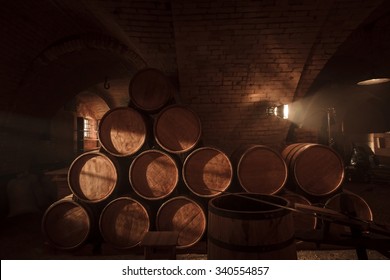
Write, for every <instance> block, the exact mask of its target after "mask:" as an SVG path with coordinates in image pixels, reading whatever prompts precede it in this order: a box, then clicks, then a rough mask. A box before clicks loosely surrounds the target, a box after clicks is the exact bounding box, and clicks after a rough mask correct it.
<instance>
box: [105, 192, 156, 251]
mask: <svg viewBox="0 0 390 280" xmlns="http://www.w3.org/2000/svg"><path fill="white" fill-rule="evenodd" d="M149 227H150V222H149V214H148V211H147V210H146V209H145V207H144V206H143V205H142V204H141V203H140V202H138V201H137V200H135V199H132V198H130V197H118V198H116V199H114V200H113V201H111V202H110V203H109V204H107V205H106V207H104V209H103V211H102V213H101V215H100V220H99V228H100V233H101V234H102V237H103V239H104V240H105V241H106V242H107V243H109V244H111V245H112V246H114V247H116V248H118V249H128V248H133V247H135V246H137V245H138V244H139V243H140V242H141V241H142V239H143V237H144V236H145V234H146V233H147V232H148V231H149Z"/></svg>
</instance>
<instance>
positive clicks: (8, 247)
mask: <svg viewBox="0 0 390 280" xmlns="http://www.w3.org/2000/svg"><path fill="white" fill-rule="evenodd" d="M344 189H346V190H349V191H352V192H354V193H356V194H358V195H359V196H361V197H362V198H364V199H365V200H366V202H367V203H368V204H369V205H370V207H371V210H372V212H373V215H374V221H375V222H377V223H381V224H386V225H390V203H389V202H390V184H346V185H345V186H344ZM41 217H42V213H36V214H29V215H25V216H20V217H14V218H12V219H5V220H3V221H2V226H1V230H0V257H1V259H2V260H6V259H16V260H31V259H38V260H39V259H40V260H42V259H43V260H46V259H143V251H142V249H141V248H138V249H135V250H132V251H128V252H125V251H118V250H113V249H111V248H110V247H109V246H104V245H103V247H102V249H101V250H100V252H96V251H94V250H93V246H92V245H88V244H87V245H85V246H84V247H82V248H80V249H78V250H76V251H74V252H66V251H65V252H64V251H59V250H53V249H52V248H50V247H49V246H48V245H47V243H46V242H45V239H44V236H43V234H42V232H41V228H40V223H41ZM389 240H390V239H389ZM205 246H206V245H205V242H203V243H200V244H199V245H198V246H197V247H196V248H194V249H193V250H187V251H180V252H178V255H177V258H178V259H207V254H206V250H205ZM297 254H298V259H302V260H322V259H324V260H325V259H326V260H338V259H343V260H348V259H357V254H356V251H355V250H353V249H348V248H347V249H344V250H340V249H338V250H335V249H334V248H333V249H332V250H325V248H320V249H319V250H313V249H305V250H301V249H299V247H298V251H297ZM368 258H369V259H374V260H377V259H387V258H386V257H385V256H383V255H382V254H380V253H378V252H377V251H375V250H368Z"/></svg>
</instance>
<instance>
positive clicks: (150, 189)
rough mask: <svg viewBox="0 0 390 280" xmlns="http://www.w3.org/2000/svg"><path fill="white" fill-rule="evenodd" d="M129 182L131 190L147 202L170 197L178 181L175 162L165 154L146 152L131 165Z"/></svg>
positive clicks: (153, 151)
mask: <svg viewBox="0 0 390 280" xmlns="http://www.w3.org/2000/svg"><path fill="white" fill-rule="evenodd" d="M129 180H130V184H131V186H132V188H133V190H134V191H135V192H136V193H137V194H138V195H139V196H141V197H143V198H145V199H148V200H157V199H162V198H165V197H167V196H168V195H170V194H171V193H172V192H173V191H174V190H175V188H176V186H177V183H178V181H179V170H178V167H177V164H176V162H175V160H174V159H173V158H172V157H171V156H170V155H168V154H167V153H165V152H162V151H159V150H147V151H144V152H142V153H141V154H139V155H138V156H137V157H136V158H135V159H134V160H133V162H132V163H131V165H130V169H129Z"/></svg>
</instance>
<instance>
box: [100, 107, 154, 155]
mask: <svg viewBox="0 0 390 280" xmlns="http://www.w3.org/2000/svg"><path fill="white" fill-rule="evenodd" d="M147 137H148V135H147V124H146V120H145V117H144V116H143V115H142V114H141V113H140V112H138V111H136V110H135V109H132V108H129V107H120V108H115V109H111V110H110V111H108V112H106V114H104V116H103V117H102V119H101V120H100V123H99V142H100V144H101V145H102V147H103V148H104V149H105V150H106V151H107V152H109V153H110V154H112V155H114V156H117V157H125V156H131V155H134V154H135V153H137V152H138V151H139V150H140V149H141V148H142V147H143V146H144V145H145V144H146V142H147Z"/></svg>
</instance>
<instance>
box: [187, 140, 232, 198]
mask: <svg viewBox="0 0 390 280" xmlns="http://www.w3.org/2000/svg"><path fill="white" fill-rule="evenodd" d="M182 176H183V180H184V182H185V184H186V186H187V187H188V188H189V189H190V191H192V192H193V193H194V194H196V195H198V196H202V197H214V196H216V195H219V194H220V193H221V192H223V191H225V190H226V189H227V188H228V187H229V186H230V184H231V182H232V177H233V167H232V164H231V162H230V159H229V157H228V156H227V155H226V154H225V153H223V152H222V151H220V150H218V149H216V148H212V147H203V148H199V149H196V150H195V151H193V152H192V153H191V154H190V155H188V156H187V158H186V159H185V161H184V164H183V169H182Z"/></svg>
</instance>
